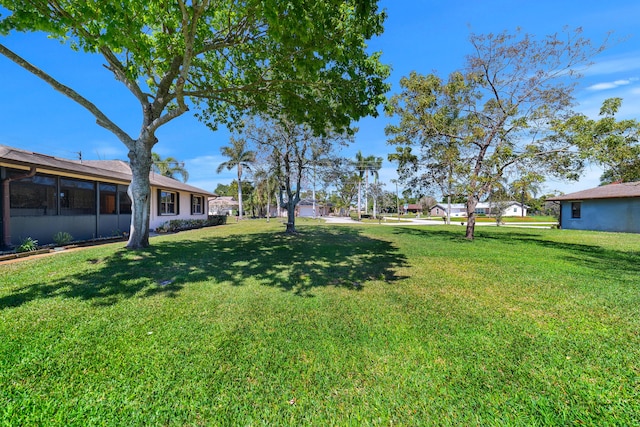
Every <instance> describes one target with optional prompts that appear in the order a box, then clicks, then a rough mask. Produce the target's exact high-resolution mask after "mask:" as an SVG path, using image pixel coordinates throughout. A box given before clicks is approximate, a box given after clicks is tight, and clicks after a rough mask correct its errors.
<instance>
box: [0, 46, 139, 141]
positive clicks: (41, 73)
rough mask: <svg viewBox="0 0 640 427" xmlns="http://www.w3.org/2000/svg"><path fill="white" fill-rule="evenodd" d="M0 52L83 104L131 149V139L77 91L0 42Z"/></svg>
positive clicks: (99, 122) (97, 121)
mask: <svg viewBox="0 0 640 427" xmlns="http://www.w3.org/2000/svg"><path fill="white" fill-rule="evenodd" d="M0 54H2V55H4V56H6V57H7V58H9V59H10V60H11V61H13V62H15V63H16V64H18V65H19V66H21V67H22V68H24V69H25V70H27V71H29V72H30V73H32V74H34V75H36V76H37V77H39V78H40V79H42V80H44V81H45V82H47V83H48V84H49V85H50V86H51V87H53V88H54V89H55V90H57V91H58V92H60V93H62V94H63V95H65V96H67V97H69V98H71V99H72V100H74V101H75V102H77V103H78V104H80V105H81V106H83V107H84V108H85V109H87V110H88V111H89V112H90V113H91V114H92V115H93V116H94V117H95V118H96V123H97V124H98V125H99V126H101V127H103V128H105V129H107V130H109V131H111V132H113V133H114V134H115V135H116V136H117V137H118V139H120V141H122V142H123V143H124V144H125V145H126V146H127V148H129V149H131V148H132V147H133V139H132V138H131V137H130V136H129V135H128V134H127V133H126V132H125V131H124V130H122V129H121V128H120V127H119V126H118V125H116V124H115V123H114V122H113V121H111V120H110V119H109V118H108V117H107V116H106V115H105V114H104V113H103V112H102V111H101V110H100V109H99V108H98V107H97V106H96V105H95V104H93V103H92V102H90V101H89V100H88V99H86V98H85V97H83V96H82V95H80V94H79V93H78V92H76V91H75V90H73V89H71V88H70V87H68V86H66V85H63V84H62V83H60V82H59V81H57V80H56V79H54V78H53V77H51V76H50V75H49V74H47V73H45V72H44V71H42V70H41V69H39V68H38V67H36V66H34V65H33V64H31V63H29V62H28V61H26V60H25V59H24V58H22V57H21V56H19V55H17V54H15V53H14V52H13V51H11V50H10V49H8V48H7V47H6V46H4V45H3V44H0Z"/></svg>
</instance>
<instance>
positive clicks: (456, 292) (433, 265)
mask: <svg viewBox="0 0 640 427" xmlns="http://www.w3.org/2000/svg"><path fill="white" fill-rule="evenodd" d="M298 228H299V230H300V233H299V234H298V235H295V236H287V235H284V234H282V229H283V227H282V225H281V224H279V223H278V222H277V221H272V222H271V223H269V224H267V223H266V222H264V221H260V222H258V221H244V222H241V223H239V224H235V223H234V224H229V225H226V226H222V227H214V228H209V229H203V230H197V231H189V232H183V233H179V234H175V235H169V236H163V237H159V238H154V239H153V240H152V247H151V248H150V249H148V250H145V251H141V252H128V251H126V250H124V249H122V243H118V244H111V245H105V246H101V247H95V248H90V249H84V250H79V251H69V252H66V253H60V254H56V255H51V256H47V257H42V258H32V259H27V260H25V261H21V262H18V263H13V264H4V265H0V425H47V426H55V425H64V426H69V425H78V426H80V425H81V426H89V425H127V426H135V425H145V426H148V425H180V426H182V425H193V426H198V425H253V426H258V425H278V426H283V425H296V426H298V425H317V426H327V425H339V426H342V425H354V426H360V425H410V426H413V425H482V426H485V425H522V426H531V425H533V426H536V425H580V426H582V425H588V426H602V425H619V426H630V425H638V424H640V262H639V261H640V236H639V235H629V234H608V233H590V232H575V231H567V230H534V229H513V228H509V229H507V228H495V227H491V228H489V227H486V228H481V227H479V228H478V229H477V239H476V241H474V242H469V241H466V240H464V238H463V233H464V229H463V228H462V227H460V226H449V227H446V226H429V227H407V226H402V227H400V226H398V227H394V226H384V225H377V224H374V225H363V224H357V225H354V226H349V225H345V226H338V225H331V226H329V225H324V224H322V223H321V222H312V221H308V222H304V221H303V222H301V224H300V225H299V227H298Z"/></svg>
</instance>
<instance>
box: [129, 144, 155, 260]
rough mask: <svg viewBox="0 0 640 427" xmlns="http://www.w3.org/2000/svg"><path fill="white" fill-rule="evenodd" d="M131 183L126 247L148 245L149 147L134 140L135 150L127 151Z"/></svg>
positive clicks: (138, 247) (149, 205) (149, 212)
mask: <svg viewBox="0 0 640 427" xmlns="http://www.w3.org/2000/svg"><path fill="white" fill-rule="evenodd" d="M129 162H130V167H131V185H129V189H128V190H127V194H129V197H130V198H131V202H132V203H131V226H130V228H129V241H128V242H127V249H141V248H146V247H149V218H150V214H151V184H150V182H149V173H150V172H151V163H152V162H151V148H148V149H147V148H146V146H145V144H144V143H142V142H138V141H137V142H136V144H135V151H134V150H130V151H129Z"/></svg>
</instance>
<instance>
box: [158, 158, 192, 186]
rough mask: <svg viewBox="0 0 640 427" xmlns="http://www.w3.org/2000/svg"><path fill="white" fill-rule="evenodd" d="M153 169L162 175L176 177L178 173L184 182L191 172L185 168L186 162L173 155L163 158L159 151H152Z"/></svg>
mask: <svg viewBox="0 0 640 427" xmlns="http://www.w3.org/2000/svg"><path fill="white" fill-rule="evenodd" d="M151 161H153V165H152V166H151V168H152V170H153V171H154V172H155V173H158V174H160V175H162V176H167V177H169V178H173V179H175V176H176V175H180V176H181V177H182V182H187V180H188V179H189V172H187V170H186V169H185V168H184V162H179V161H178V160H176V159H175V158H173V157H167V158H165V159H163V158H162V157H160V155H159V154H158V153H151Z"/></svg>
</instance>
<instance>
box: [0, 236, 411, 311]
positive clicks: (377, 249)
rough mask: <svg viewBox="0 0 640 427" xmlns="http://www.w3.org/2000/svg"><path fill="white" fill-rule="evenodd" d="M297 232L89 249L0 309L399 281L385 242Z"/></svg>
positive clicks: (305, 291)
mask: <svg viewBox="0 0 640 427" xmlns="http://www.w3.org/2000/svg"><path fill="white" fill-rule="evenodd" d="M302 230H303V232H302V233H298V234H295V235H286V234H283V233H273V232H272V233H268V232H267V233H258V234H245V235H231V236H223V237H210V238H206V239H205V238H203V239H193V240H186V239H185V238H176V239H172V240H164V241H155V242H152V246H151V247H150V248H148V249H146V250H143V251H137V252H131V251H127V250H125V249H121V250H119V251H117V252H116V253H114V254H112V255H110V256H107V257H105V258H95V257H94V258H92V256H91V252H89V251H87V252H84V256H83V254H82V253H78V254H76V255H77V256H78V259H80V260H81V261H79V262H84V263H86V264H87V265H86V268H83V269H82V272H81V273H76V274H70V275H67V276H65V277H63V278H55V279H52V280H47V279H46V278H34V280H33V281H30V282H28V283H24V284H23V285H20V286H18V287H17V289H15V290H14V291H13V293H11V294H10V295H7V296H4V297H1V298H0V309H4V308H7V307H17V306H20V305H22V304H24V303H27V302H29V301H32V300H36V299H42V298H52V297H66V298H78V299H82V300H91V301H92V303H94V304H96V305H110V304H114V303H116V302H117V301H119V300H121V299H123V298H131V297H134V296H135V297H149V296H153V295H157V294H164V295H166V296H167V297H175V296H176V295H177V293H178V292H180V290H181V289H183V287H184V286H186V285H188V284H189V283H194V282H200V281H214V282H218V283H226V284H229V285H232V286H244V285H247V284H249V283H257V284H259V285H263V286H271V287H275V288H280V289H282V290H283V291H286V292H293V293H295V294H296V295H300V296H307V297H309V296H313V289H314V288H318V287H325V286H333V287H340V288H345V289H350V290H353V291H359V290H362V289H363V287H364V286H365V282H366V281H368V280H384V281H387V282H392V281H395V280H399V279H401V277H398V276H397V275H396V272H395V271H396V269H397V267H400V266H403V265H405V264H406V259H405V258H404V256H402V255H401V254H399V252H398V250H397V248H395V247H394V246H393V245H392V244H391V243H389V242H386V241H384V240H377V239H372V238H370V237H366V236H364V235H362V233H361V232H360V231H359V230H357V229H351V228H346V227H340V228H336V229H329V228H326V227H308V228H303V229H302ZM181 237H183V236H181ZM63 256H64V255H63Z"/></svg>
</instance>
